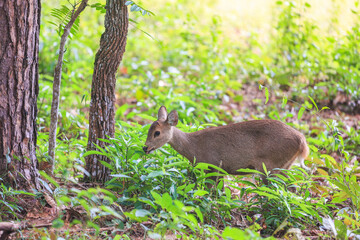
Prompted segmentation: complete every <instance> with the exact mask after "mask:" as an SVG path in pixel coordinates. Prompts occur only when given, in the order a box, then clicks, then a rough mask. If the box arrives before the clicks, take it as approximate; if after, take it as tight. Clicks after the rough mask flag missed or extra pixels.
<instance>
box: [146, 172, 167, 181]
mask: <svg viewBox="0 0 360 240" xmlns="http://www.w3.org/2000/svg"><path fill="white" fill-rule="evenodd" d="M169 175H170V174H169V173H167V172H164V171H163V170H160V171H154V172H151V173H150V174H149V175H147V177H146V179H150V178H156V177H158V176H169Z"/></svg>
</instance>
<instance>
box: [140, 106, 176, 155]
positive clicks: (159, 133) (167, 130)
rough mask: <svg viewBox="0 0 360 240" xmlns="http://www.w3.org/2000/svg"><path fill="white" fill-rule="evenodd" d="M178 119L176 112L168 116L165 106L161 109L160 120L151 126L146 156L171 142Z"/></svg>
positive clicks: (146, 143)
mask: <svg viewBox="0 0 360 240" xmlns="http://www.w3.org/2000/svg"><path fill="white" fill-rule="evenodd" d="M178 119H179V117H178V113H177V112H176V111H175V110H173V111H171V112H170V113H169V115H168V113H167V110H166V108H165V107H164V106H161V107H160V109H159V112H158V119H157V120H156V121H155V122H153V123H152V124H151V126H150V128H149V132H148V136H147V139H146V142H145V147H143V150H144V152H145V153H146V154H149V153H151V152H152V151H154V150H156V149H158V148H160V147H162V146H163V145H165V144H166V143H168V142H169V141H170V140H171V138H172V135H173V127H175V126H176V125H177V123H178Z"/></svg>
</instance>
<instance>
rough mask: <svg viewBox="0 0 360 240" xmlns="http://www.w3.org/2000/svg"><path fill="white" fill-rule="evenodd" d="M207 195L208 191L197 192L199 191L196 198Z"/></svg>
mask: <svg viewBox="0 0 360 240" xmlns="http://www.w3.org/2000/svg"><path fill="white" fill-rule="evenodd" d="M206 194H209V192H208V191H205V190H197V191H196V192H195V193H194V197H196V196H199V197H202V196H204V195H206Z"/></svg>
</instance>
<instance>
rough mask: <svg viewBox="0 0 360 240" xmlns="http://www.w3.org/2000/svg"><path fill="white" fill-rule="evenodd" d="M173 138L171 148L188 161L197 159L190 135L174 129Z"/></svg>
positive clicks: (170, 142)
mask: <svg viewBox="0 0 360 240" xmlns="http://www.w3.org/2000/svg"><path fill="white" fill-rule="evenodd" d="M172 128H173V129H172V130H173V131H172V138H171V139H170V141H169V144H170V145H171V147H173V148H174V149H175V150H176V151H177V152H178V153H180V154H181V155H183V156H184V157H186V158H187V159H188V160H190V161H193V160H194V157H195V152H194V150H193V149H194V148H193V147H194V146H193V144H192V142H191V135H190V133H185V132H183V131H181V130H179V129H177V128H176V127H172Z"/></svg>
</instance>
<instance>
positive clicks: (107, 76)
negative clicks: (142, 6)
mask: <svg viewBox="0 0 360 240" xmlns="http://www.w3.org/2000/svg"><path fill="white" fill-rule="evenodd" d="M128 24H129V19H128V10H127V6H125V0H107V1H106V15H105V32H104V33H103V34H102V36H101V39H100V49H99V50H98V52H97V54H96V57H95V64H94V74H93V79H92V87H91V102H90V113H89V139H88V146H87V148H88V150H95V149H96V146H95V145H94V144H96V145H98V146H100V147H104V146H105V143H104V142H102V141H100V140H98V139H99V138H107V137H108V136H109V137H114V130H115V107H114V105H115V83H116V79H115V73H116V71H117V68H118V67H119V64H120V62H121V59H122V56H123V54H124V52H125V46H126V36H127V32H128ZM100 161H105V162H109V159H108V158H106V157H104V156H100V155H90V156H88V157H87V158H86V170H87V171H88V173H89V174H90V175H89V176H85V180H86V181H97V182H104V181H106V180H107V178H108V177H109V169H108V168H106V167H105V166H104V165H102V164H101V162H100Z"/></svg>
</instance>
